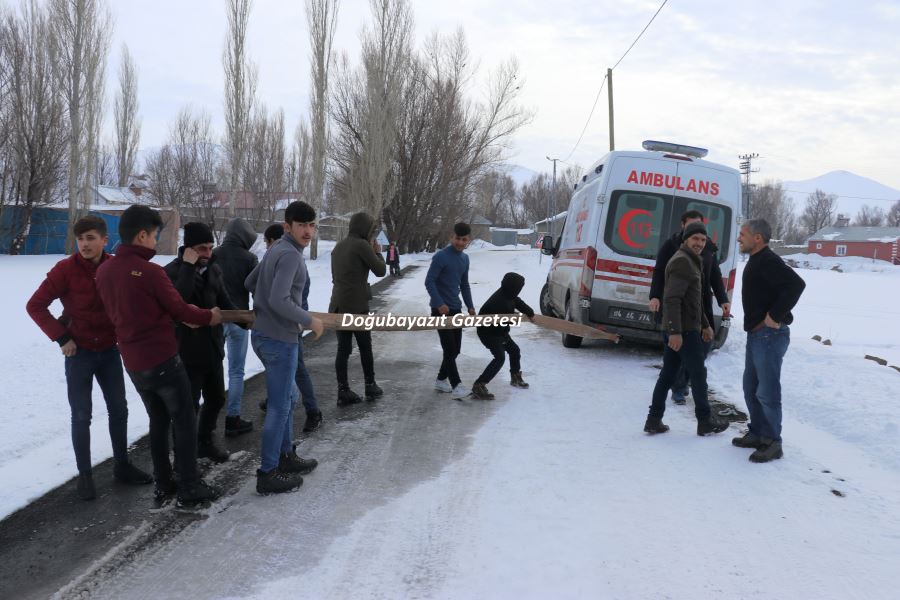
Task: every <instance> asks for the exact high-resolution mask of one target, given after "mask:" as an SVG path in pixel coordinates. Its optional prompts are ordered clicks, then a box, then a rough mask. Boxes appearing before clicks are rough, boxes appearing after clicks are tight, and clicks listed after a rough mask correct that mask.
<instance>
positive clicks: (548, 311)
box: [538, 283, 556, 317]
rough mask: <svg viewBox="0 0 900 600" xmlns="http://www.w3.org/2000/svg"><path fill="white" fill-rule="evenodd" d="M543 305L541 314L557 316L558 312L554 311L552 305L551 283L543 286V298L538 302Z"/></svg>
mask: <svg viewBox="0 0 900 600" xmlns="http://www.w3.org/2000/svg"><path fill="white" fill-rule="evenodd" d="M538 304H540V307H541V314H542V315H545V316H547V317H555V316H556V314H555V313H554V312H553V307H552V306H550V284H549V283H545V284H544V287H542V288H541V298H540V301H539V302H538Z"/></svg>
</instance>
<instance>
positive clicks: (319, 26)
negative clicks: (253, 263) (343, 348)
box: [306, 0, 340, 260]
mask: <svg viewBox="0 0 900 600" xmlns="http://www.w3.org/2000/svg"><path fill="white" fill-rule="evenodd" d="M339 8H340V0H306V22H307V25H308V28H309V45H310V49H311V51H312V52H311V54H310V59H309V62H310V75H311V77H310V81H311V90H310V102H309V104H310V106H309V114H310V148H309V151H308V159H309V172H308V173H309V176H310V182H309V183H308V184H307V188H308V192H309V199H310V200H311V202H312V205H313V206H314V207H315V208H316V210H317V211H319V212H321V211H322V210H323V208H324V192H325V175H326V168H327V165H326V162H325V158H326V152H327V149H328V126H327V125H328V123H327V116H328V79H329V74H330V72H331V61H332V52H331V48H332V45H333V43H334V32H335V29H336V27H337V13H338V10H339ZM318 254H319V245H318V237H314V238H313V241H312V244H311V245H310V249H309V256H310V258H311V259H312V260H315V259H316V258H318Z"/></svg>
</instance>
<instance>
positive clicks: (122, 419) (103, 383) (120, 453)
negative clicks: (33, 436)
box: [25, 216, 153, 500]
mask: <svg viewBox="0 0 900 600" xmlns="http://www.w3.org/2000/svg"><path fill="white" fill-rule="evenodd" d="M73 231H74V233H75V238H76V239H77V241H78V252H76V253H75V254H73V255H72V256H70V257H69V258H66V259H63V260H61V261H59V262H58V263H56V264H55V265H54V266H53V268H52V269H51V270H50V272H49V273H47V278H46V279H44V281H43V283H41V285H40V287H38V289H37V291H36V292H35V293H34V294H32V296H31V299H30V300H28V304H26V306H25V309H26V310H27V311H28V314H29V316H31V318H32V319H33V320H34V322H35V323H37V325H38V327H40V328H41V330H42V331H43V332H44V333H45V334H47V337H49V338H50V339H51V340H53V341H55V342H56V343H57V344H59V346H60V348H61V350H62V354H63V356H64V357H65V365H66V386H67V390H68V396H69V406H70V408H71V409H72V448H73V449H74V450H75V465H76V466H77V467H78V495H79V496H80V497H81V498H82V499H84V500H93V499H94V498H95V497H96V496H97V492H96V488H95V487H94V479H93V476H92V473H91V467H92V463H91V412H92V411H91V409H92V407H91V393H92V390H93V384H94V379H96V380H97V383H98V384H100V389H101V390H103V400H104V401H106V410H107V412H108V413H109V439H110V441H111V442H112V449H113V458H114V460H115V466H114V467H113V476H114V477H115V478H116V479H117V480H118V481H121V482H123V483H129V484H146V483H150V482H152V481H153V479H152V478H151V477H150V475H148V474H147V473H145V472H144V471H141V470H140V469H138V468H137V467H135V466H134V465H132V464H131V463H130V462H128V452H127V447H128V439H127V429H128V403H127V401H126V399H125V378H124V377H123V375H122V360H121V358H120V357H119V350H118V349H117V348H116V332H115V330H114V329H113V324H112V323H111V322H110V320H109V317H107V316H106V312H105V311H104V310H103V303H102V302H101V301H100V296H99V295H98V294H97V287H96V285H95V283H94V276H95V274H96V272H97V267H98V266H99V265H100V264H102V263H105V262H106V261H107V260H109V258H110V256H109V254H107V253H106V252H104V251H103V247H104V246H106V243H107V242H108V241H109V236H107V234H106V221H104V220H103V219H101V218H100V217H94V216H88V217H82V218H81V219H78V221H76V222H75V226H74V227H73ZM57 299H58V300H60V302H62V305H63V313H62V315H61V316H60V317H59V318H56V317H54V316H53V315H52V314H51V313H50V310H49V307H50V305H51V304H52V303H53V301H54V300H57Z"/></svg>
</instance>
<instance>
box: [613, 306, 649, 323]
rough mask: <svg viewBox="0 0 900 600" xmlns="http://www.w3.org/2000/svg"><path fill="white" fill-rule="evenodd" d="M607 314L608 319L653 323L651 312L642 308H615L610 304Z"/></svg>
mask: <svg viewBox="0 0 900 600" xmlns="http://www.w3.org/2000/svg"><path fill="white" fill-rule="evenodd" d="M607 316H608V317H609V318H610V319H618V320H620V321H630V322H632V323H643V324H644V325H653V313H650V312H646V311H643V310H630V309H627V308H616V307H615V306H610V307H609V312H608V313H607Z"/></svg>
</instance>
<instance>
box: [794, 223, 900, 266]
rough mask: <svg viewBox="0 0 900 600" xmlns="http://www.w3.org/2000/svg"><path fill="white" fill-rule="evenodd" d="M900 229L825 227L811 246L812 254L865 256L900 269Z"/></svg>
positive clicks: (814, 238)
mask: <svg viewBox="0 0 900 600" xmlns="http://www.w3.org/2000/svg"><path fill="white" fill-rule="evenodd" d="M898 244H900V227H840V226H838V227H825V228H824V229H820V230H819V231H817V232H816V233H815V234H814V235H813V236H812V237H810V238H809V241H808V242H807V249H808V251H809V253H810V254H818V255H819V256H862V257H865V258H874V259H875V260H885V261H888V262H891V263H893V264H895V265H900V252H898Z"/></svg>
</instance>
